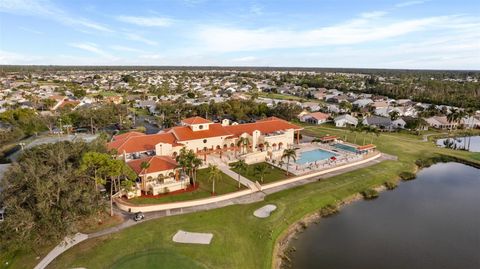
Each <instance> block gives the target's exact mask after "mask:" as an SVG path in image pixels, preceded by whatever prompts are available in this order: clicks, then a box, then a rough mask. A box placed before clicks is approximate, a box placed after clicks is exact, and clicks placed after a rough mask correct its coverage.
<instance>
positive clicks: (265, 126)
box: [224, 117, 303, 136]
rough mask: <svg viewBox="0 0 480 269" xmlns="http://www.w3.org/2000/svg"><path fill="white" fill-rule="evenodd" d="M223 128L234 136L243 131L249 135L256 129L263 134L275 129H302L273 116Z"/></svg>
mask: <svg viewBox="0 0 480 269" xmlns="http://www.w3.org/2000/svg"><path fill="white" fill-rule="evenodd" d="M224 128H225V129H226V130H227V131H228V132H230V133H231V134H233V135H235V136H240V135H242V134H243V133H248V134H250V135H251V134H252V133H253V131H255V130H258V131H260V132H261V133H263V134H268V133H273V132H275V131H284V130H288V129H294V130H302V129H303V128H302V127H300V126H297V125H295V124H291V123H289V122H288V121H285V120H282V119H279V118H275V117H271V118H268V119H263V120H259V121H257V122H254V123H246V124H239V125H230V126H225V127H224Z"/></svg>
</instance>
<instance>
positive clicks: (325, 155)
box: [296, 149, 337, 164]
mask: <svg viewBox="0 0 480 269" xmlns="http://www.w3.org/2000/svg"><path fill="white" fill-rule="evenodd" d="M336 155H337V154H334V153H331V152H328V151H325V150H321V149H315V150H310V151H304V152H302V153H300V158H299V159H298V160H297V161H296V163H298V164H306V163H314V162H315V161H321V160H325V159H329V158H330V157H333V156H336Z"/></svg>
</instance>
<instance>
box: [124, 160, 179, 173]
mask: <svg viewBox="0 0 480 269" xmlns="http://www.w3.org/2000/svg"><path fill="white" fill-rule="evenodd" d="M143 162H147V163H149V164H150V167H148V169H146V174H150V173H156V172H161V171H166V170H173V169H175V168H177V167H178V164H177V162H176V161H175V160H174V159H172V158H170V157H167V156H153V157H146V158H142V159H136V160H132V161H130V162H127V164H128V166H130V167H131V168H132V170H133V171H135V172H136V173H137V175H140V173H142V172H143V171H142V167H141V165H142V163H143Z"/></svg>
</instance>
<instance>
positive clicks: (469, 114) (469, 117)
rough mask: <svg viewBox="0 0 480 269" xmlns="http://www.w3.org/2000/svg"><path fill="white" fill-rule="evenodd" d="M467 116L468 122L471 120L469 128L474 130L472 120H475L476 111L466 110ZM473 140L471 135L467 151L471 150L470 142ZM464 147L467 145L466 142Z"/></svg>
mask: <svg viewBox="0 0 480 269" xmlns="http://www.w3.org/2000/svg"><path fill="white" fill-rule="evenodd" d="M466 114H467V116H468V120H469V126H470V129H472V128H473V127H472V120H473V116H474V115H475V109H473V108H469V109H467V110H466ZM471 139H472V135H471V133H470V135H469V136H468V147H467V150H470V141H471ZM463 143H464V145H465V143H466V141H464V142H463Z"/></svg>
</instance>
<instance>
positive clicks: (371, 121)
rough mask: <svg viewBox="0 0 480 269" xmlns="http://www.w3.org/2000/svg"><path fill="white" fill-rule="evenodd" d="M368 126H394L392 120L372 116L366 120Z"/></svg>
mask: <svg viewBox="0 0 480 269" xmlns="http://www.w3.org/2000/svg"><path fill="white" fill-rule="evenodd" d="M365 121H366V123H367V125H378V126H387V127H388V126H390V125H391V124H392V120H390V119H389V118H385V117H378V116H371V117H367V118H365Z"/></svg>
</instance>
